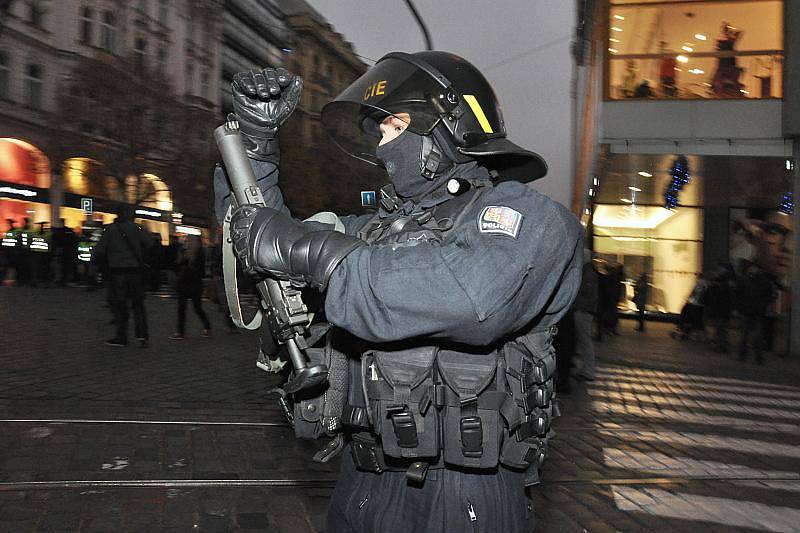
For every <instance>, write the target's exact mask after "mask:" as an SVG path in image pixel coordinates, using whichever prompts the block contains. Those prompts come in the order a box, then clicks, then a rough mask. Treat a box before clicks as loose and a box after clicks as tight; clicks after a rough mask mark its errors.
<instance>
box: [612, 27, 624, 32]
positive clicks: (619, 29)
mask: <svg viewBox="0 0 800 533" xmlns="http://www.w3.org/2000/svg"><path fill="white" fill-rule="evenodd" d="M611 31H622V28H620V27H619V26H611Z"/></svg>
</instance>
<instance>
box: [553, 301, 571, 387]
mask: <svg viewBox="0 0 800 533" xmlns="http://www.w3.org/2000/svg"><path fill="white" fill-rule="evenodd" d="M557 326H558V333H557V334H556V336H555V337H554V338H553V348H555V350H556V375H555V387H556V391H558V392H560V393H562V394H569V393H570V392H571V390H572V385H571V384H570V381H569V377H570V374H571V373H572V359H573V358H574V357H575V347H576V339H575V313H574V312H573V311H572V310H570V311H569V312H568V313H567V314H566V315H564V316H563V317H562V318H561V320H559V322H558V324H557Z"/></svg>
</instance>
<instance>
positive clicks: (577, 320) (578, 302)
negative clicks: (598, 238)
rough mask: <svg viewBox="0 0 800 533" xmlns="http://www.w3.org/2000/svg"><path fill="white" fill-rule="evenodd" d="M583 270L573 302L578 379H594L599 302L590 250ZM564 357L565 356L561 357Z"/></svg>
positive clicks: (585, 256) (584, 254) (596, 279)
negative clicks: (594, 336)
mask: <svg viewBox="0 0 800 533" xmlns="http://www.w3.org/2000/svg"><path fill="white" fill-rule="evenodd" d="M583 259H584V262H583V271H582V277H581V287H580V289H579V290H578V296H577V297H576V298H575V303H573V304H572V310H573V315H574V316H573V320H574V327H575V353H576V355H578V356H580V360H581V369H580V372H579V373H578V375H577V376H575V378H576V379H578V380H579V381H594V377H595V363H594V345H593V344H592V321H593V320H594V317H595V316H596V315H597V302H598V287H599V281H598V275H597V271H596V270H595V269H594V264H593V263H592V254H591V252H590V251H589V250H584V251H583ZM560 359H564V357H560Z"/></svg>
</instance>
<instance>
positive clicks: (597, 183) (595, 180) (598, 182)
mask: <svg viewBox="0 0 800 533" xmlns="http://www.w3.org/2000/svg"><path fill="white" fill-rule="evenodd" d="M786 164H787V165H788V164H789V160H788V159H787V160H786ZM592 185H595V186H597V185H600V179H599V178H594V179H592Z"/></svg>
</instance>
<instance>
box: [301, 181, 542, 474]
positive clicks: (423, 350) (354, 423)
mask: <svg viewBox="0 0 800 533" xmlns="http://www.w3.org/2000/svg"><path fill="white" fill-rule="evenodd" d="M481 192H482V189H481V188H477V189H475V190H474V191H472V192H471V193H469V194H465V195H463V196H461V197H457V198H454V199H452V200H450V201H448V202H446V203H444V204H440V205H439V206H437V208H435V209H433V210H431V211H428V212H426V213H423V214H421V215H415V216H408V215H400V214H394V216H392V215H390V216H388V217H384V218H380V217H377V216H376V217H375V218H374V219H373V220H372V221H371V222H369V223H368V224H367V225H366V226H365V227H364V230H363V231H362V232H361V233H359V237H361V238H362V239H364V240H366V241H367V242H368V243H370V244H372V245H376V246H380V245H393V246H414V245H416V244H419V243H421V242H430V241H435V242H444V241H445V240H446V239H447V233H448V231H449V230H450V229H452V228H453V227H456V226H458V225H459V224H461V222H462V219H463V217H464V215H465V214H466V213H467V212H468V211H469V210H470V208H471V207H472V206H473V205H474V204H475V203H476V202H477V200H478V198H479V196H480V194H481ZM555 331H556V330H555V327H547V328H532V329H530V330H529V331H526V332H524V333H522V334H519V335H518V336H517V337H516V338H512V339H505V340H503V341H500V342H499V343H497V344H495V345H492V346H487V347H473V346H463V345H459V346H447V345H444V344H437V345H434V346H430V345H409V344H408V343H396V344H393V345H391V346H374V345H368V346H359V347H357V348H356V352H357V354H360V358H355V359H353V358H351V359H350V360H349V367H350V371H349V372H348V371H347V370H346V367H347V366H348V359H347V357H346V356H345V355H344V353H343V351H340V349H339V348H341V346H340V343H339V342H337V340H336V339H337V338H339V333H343V332H336V331H331V332H329V333H328V341H327V342H326V343H325V347H324V348H318V349H310V350H309V356H310V357H311V358H312V359H315V360H319V361H323V362H325V363H326V364H328V366H329V368H330V370H331V373H330V375H329V378H330V379H329V382H328V384H327V385H326V387H325V389H324V391H322V394H320V391H317V392H306V393H304V394H306V397H305V398H303V397H300V398H296V403H295V407H294V422H295V431H296V433H297V435H298V436H300V437H317V436H320V435H322V434H328V435H335V436H336V439H335V441H334V442H333V443H331V445H329V447H328V448H327V449H326V450H323V451H322V452H320V453H319V454H317V456H315V459H317V460H323V461H325V460H327V459H328V458H329V457H330V456H332V455H333V454H334V452H335V451H336V449H337V448H339V447H341V445H342V443H343V439H342V433H346V434H347V435H348V436H349V437H350V439H351V440H352V448H351V449H352V453H353V457H354V460H355V463H356V466H357V467H358V468H359V469H362V470H367V471H371V472H375V473H380V472H382V471H384V470H406V471H407V472H408V476H409V478H410V479H411V480H412V481H417V482H422V481H424V478H425V473H426V472H427V470H428V469H429V468H444V467H452V468H470V469H493V468H496V467H497V466H498V464H502V465H505V466H507V467H510V468H514V469H521V470H526V471H527V474H528V475H527V476H526V484H527V485H532V484H535V483H538V481H539V468H540V467H541V464H542V462H543V461H544V458H545V454H546V451H547V442H548V440H549V438H550V437H551V436H552V432H551V430H550V423H551V421H552V418H553V416H554V405H553V392H554V390H553V374H554V372H555V368H556V361H555V350H554V349H553V346H552V340H553V336H554V335H555ZM352 349H353V346H352V345H351V346H348V348H347V349H346V350H348V351H350V350H352ZM359 360H360V361H359ZM359 362H360V364H359ZM354 369H355V371H353V370H354ZM356 381H359V382H360V383H359V382H356ZM348 382H349V383H348Z"/></svg>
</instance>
